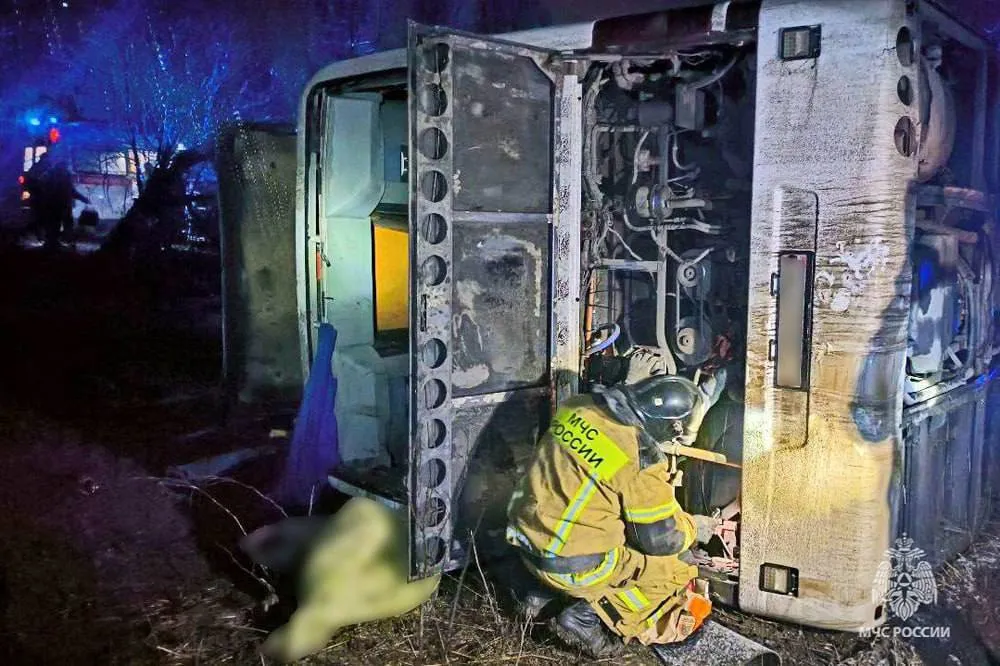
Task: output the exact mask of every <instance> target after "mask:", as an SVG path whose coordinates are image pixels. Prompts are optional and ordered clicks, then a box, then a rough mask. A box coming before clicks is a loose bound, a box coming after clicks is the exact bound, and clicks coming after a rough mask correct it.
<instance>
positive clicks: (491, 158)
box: [452, 48, 553, 213]
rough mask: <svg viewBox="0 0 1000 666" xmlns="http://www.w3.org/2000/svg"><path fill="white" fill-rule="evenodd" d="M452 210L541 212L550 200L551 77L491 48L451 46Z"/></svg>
mask: <svg viewBox="0 0 1000 666" xmlns="http://www.w3.org/2000/svg"><path fill="white" fill-rule="evenodd" d="M453 54H454V55H453V61H454V64H453V65H452V67H453V71H454V74H453V77H454V91H453V97H454V104H455V108H454V111H453V114H454V115H453V122H454V126H455V136H457V137H459V138H460V141H459V143H458V145H456V146H455V148H454V150H455V155H454V158H453V159H454V169H455V172H454V188H455V198H454V207H455V210H465V211H496V212H510V213H545V212H548V211H549V210H551V200H552V180H551V179H552V97H553V95H552V92H553V91H552V82H551V81H550V80H549V79H548V77H546V76H545V74H544V73H543V72H542V70H540V69H539V68H538V67H537V66H536V65H535V63H534V62H532V60H530V59H528V58H525V57H523V56H519V55H517V54H511V53H505V52H503V51H499V50H497V49H476V48H459V49H455V50H454V51H453Z"/></svg>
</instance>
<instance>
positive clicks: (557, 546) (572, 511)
mask: <svg viewBox="0 0 1000 666" xmlns="http://www.w3.org/2000/svg"><path fill="white" fill-rule="evenodd" d="M596 490H597V482H596V481H594V479H593V477H587V479H586V480H585V481H584V482H583V483H582V484H581V485H580V489H579V490H577V491H576V495H574V496H573V499H572V500H571V501H570V503H569V506H567V507H566V510H565V511H563V515H562V517H561V518H560V519H559V527H558V528H557V529H556V533H555V534H554V535H553V536H552V540H551V541H549V545H548V546H546V547H545V550H546V551H548V552H550V553H552V554H553V555H558V554H559V553H560V551H562V549H563V546H565V545H566V540H567V539H568V538H569V533H570V530H572V529H573V523H574V522H576V519H577V518H578V517H579V516H580V512H581V511H583V508H584V507H585V506H587V502H589V501H590V498H591V497H593V496H594V492H595V491H596Z"/></svg>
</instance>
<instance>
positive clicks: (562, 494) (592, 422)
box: [507, 395, 695, 580]
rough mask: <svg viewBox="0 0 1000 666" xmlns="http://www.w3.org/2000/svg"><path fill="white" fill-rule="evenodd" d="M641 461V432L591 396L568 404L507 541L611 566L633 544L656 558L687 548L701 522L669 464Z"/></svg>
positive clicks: (531, 471)
mask: <svg viewBox="0 0 1000 666" xmlns="http://www.w3.org/2000/svg"><path fill="white" fill-rule="evenodd" d="M639 460H640V457H639V431H638V429H637V428H636V427H634V426H628V425H624V424H623V423H621V422H620V421H619V420H617V419H615V418H614V417H613V416H612V414H611V413H610V412H609V411H607V410H606V409H605V408H603V407H602V406H600V405H599V404H598V403H597V402H595V399H594V397H592V396H589V395H583V396H577V397H574V398H571V399H570V400H567V401H566V402H565V403H564V404H563V405H562V406H560V408H559V410H558V411H557V413H556V415H555V417H554V418H553V421H552V425H551V426H550V428H549V430H548V431H547V432H546V433H545V434H544V435H543V436H542V438H541V439H540V440H539V443H538V447H537V450H536V453H535V458H534V460H533V461H532V463H531V465H530V466H529V468H528V470H527V472H526V474H524V476H522V478H521V480H520V482H519V484H518V486H517V488H516V490H515V491H514V494H513V497H512V498H511V502H510V505H509V507H508V517H509V527H510V529H509V530H508V536H507V538H508V541H510V542H511V543H512V544H514V545H516V546H519V547H521V548H524V549H525V550H527V551H528V552H530V553H532V554H533V555H535V556H536V557H543V558H544V557H575V556H580V555H596V554H600V555H602V562H603V563H604V564H607V562H606V560H604V557H603V556H605V555H606V554H610V553H613V552H615V551H616V550H617V549H619V548H621V547H622V546H625V545H626V544H627V545H628V546H630V547H631V548H635V549H638V550H640V551H643V552H646V553H647V554H652V555H671V554H674V553H678V552H682V551H683V550H686V549H687V548H689V547H690V546H691V545H692V544H693V542H694V538H695V528H694V522H693V521H692V520H691V517H690V516H689V515H688V514H687V513H685V512H684V511H683V510H682V509H681V507H680V506H679V505H678V503H677V500H676V498H675V497H674V490H673V486H671V484H670V470H669V467H668V464H667V463H666V462H662V463H656V464H652V465H649V466H646V467H643V466H642V465H640V463H639ZM650 550H654V551H656V552H650ZM598 568H599V567H598ZM581 573H585V572H581ZM586 573H590V572H586ZM594 573H597V572H594ZM598 577H599V575H598ZM579 578H580V579H581V580H582V579H586V578H589V577H588V576H586V575H584V576H580V577H579Z"/></svg>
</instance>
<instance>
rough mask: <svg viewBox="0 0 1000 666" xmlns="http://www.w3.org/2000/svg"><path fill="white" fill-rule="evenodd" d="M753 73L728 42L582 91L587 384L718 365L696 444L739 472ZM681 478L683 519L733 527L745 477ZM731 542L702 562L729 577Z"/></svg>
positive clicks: (746, 55)
mask: <svg viewBox="0 0 1000 666" xmlns="http://www.w3.org/2000/svg"><path fill="white" fill-rule="evenodd" d="M755 69H756V58H755V54H754V51H753V50H752V49H750V48H747V47H734V46H728V45H724V46H721V47H716V48H705V49H694V50H686V51H679V52H677V53H676V54H674V55H672V56H671V57H670V58H668V59H656V60H654V59H645V60H644V59H622V60H618V61H616V62H612V63H596V64H594V65H592V66H591V68H590V71H589V72H588V74H587V77H586V79H585V80H584V83H583V87H584V91H585V93H584V99H583V116H584V128H583V131H584V143H583V183H584V187H583V195H584V203H583V216H582V219H583V239H584V244H583V247H584V254H583V260H582V262H581V264H582V266H583V267H585V270H584V271H583V285H582V288H581V292H582V293H583V294H585V298H584V308H583V319H584V320H583V322H582V330H583V337H584V340H586V344H587V347H586V350H585V359H584V363H583V366H584V373H583V374H584V380H585V382H588V383H591V382H598V383H602V384H614V383H618V382H621V381H624V380H625V379H626V374H627V370H628V366H629V363H628V360H629V359H630V358H631V357H633V355H635V354H637V353H641V354H646V355H647V358H649V357H652V359H654V360H653V362H652V368H653V369H652V371H653V372H654V373H656V374H671V375H677V374H679V375H683V376H686V377H687V378H688V379H692V380H694V381H695V382H696V383H697V381H698V380H699V377H701V376H704V375H706V374H711V373H714V372H716V371H718V370H719V369H721V368H726V370H727V373H726V377H727V382H726V390H725V392H724V395H723V397H722V398H721V399H720V402H719V403H718V404H717V406H716V407H714V408H713V409H712V410H711V411H710V412H709V416H708V417H707V420H706V421H705V422H704V423H703V424H702V427H701V430H700V431H699V437H698V442H697V447H698V448H702V449H707V450H711V451H715V452H717V453H722V454H724V455H725V456H726V458H727V459H728V460H730V461H734V462H736V463H738V462H739V460H740V456H741V441H742V413H743V407H742V404H743V398H742V395H743V381H744V376H743V372H742V367H743V364H744V361H745V349H746V332H745V328H744V327H745V325H746V324H745V322H746V321H747V302H746V296H747V289H746V284H747V280H748V273H747V270H748V251H749V239H750V207H751V198H750V194H751V186H752V167H753V127H754V109H755V106H754V94H753V91H754V76H755ZM647 362H648V361H647ZM685 467H686V469H685V472H684V475H683V482H682V485H681V488H680V491H681V493H682V497H683V498H684V502H683V505H684V506H685V507H687V509H688V511H690V512H692V513H702V514H711V513H713V511H716V510H719V511H720V512H721V511H722V510H725V511H726V517H727V519H734V518H735V519H736V520H738V512H739V490H740V479H739V471H738V470H735V469H733V468H731V467H721V466H717V465H712V464H705V463H703V462H699V461H696V460H690V461H688V463H687V464H686V465H685ZM734 522H735V521H734ZM735 544H736V539H735V538H734V539H733V540H732V542H730V543H725V544H715V545H717V546H719V549H718V550H717V552H715V553H713V555H712V556H710V555H709V554H708V553H699V555H700V557H701V562H700V563H701V564H702V565H703V566H704V567H707V568H711V569H715V570H718V571H719V572H720V573H722V574H725V573H731V572H733V571H735V570H736V567H737V562H738V559H737V558H738V547H737V546H736V545H735Z"/></svg>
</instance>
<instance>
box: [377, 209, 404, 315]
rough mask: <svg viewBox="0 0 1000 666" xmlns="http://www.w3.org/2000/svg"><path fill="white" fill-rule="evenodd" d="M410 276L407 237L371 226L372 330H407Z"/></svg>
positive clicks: (383, 228)
mask: <svg viewBox="0 0 1000 666" xmlns="http://www.w3.org/2000/svg"><path fill="white" fill-rule="evenodd" d="M409 276H410V241H409V234H407V233H406V232H405V231H400V230H398V229H390V228H388V227H382V226H377V225H376V226H375V328H376V330H378V331H390V330H393V329H399V328H407V327H408V324H409V321H408V315H407V303H408V301H407V291H408V288H409Z"/></svg>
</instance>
